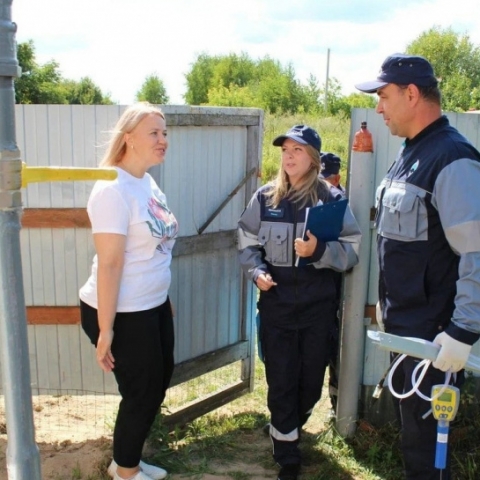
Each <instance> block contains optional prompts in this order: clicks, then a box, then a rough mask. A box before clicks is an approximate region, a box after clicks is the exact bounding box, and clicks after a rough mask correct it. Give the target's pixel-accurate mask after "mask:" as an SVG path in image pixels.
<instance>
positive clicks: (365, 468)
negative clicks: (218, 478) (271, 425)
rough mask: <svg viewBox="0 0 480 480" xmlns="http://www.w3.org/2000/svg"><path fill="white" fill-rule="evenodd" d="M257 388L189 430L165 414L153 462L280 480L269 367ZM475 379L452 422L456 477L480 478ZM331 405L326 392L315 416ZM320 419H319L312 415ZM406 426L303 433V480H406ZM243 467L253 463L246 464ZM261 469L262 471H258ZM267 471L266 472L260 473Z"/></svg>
mask: <svg viewBox="0 0 480 480" xmlns="http://www.w3.org/2000/svg"><path fill="white" fill-rule="evenodd" d="M255 377H256V378H255V382H256V387H255V390H254V392H252V393H250V394H248V395H245V396H243V397H241V398H239V399H237V400H235V401H234V402H232V403H231V404H229V405H227V406H225V407H223V408H222V409H219V410H217V411H214V412H212V413H209V414H207V415H204V416H203V417H201V418H198V419H197V420H195V421H193V422H191V423H190V424H189V425H188V426H187V427H186V428H185V429H182V430H180V429H178V430H177V431H174V432H171V433H168V432H167V431H166V429H164V428H163V427H162V426H161V418H158V419H157V420H158V421H157V422H156V423H155V425H154V428H153V429H152V434H151V436H150V440H149V450H150V452H151V454H150V456H149V460H151V461H152V462H155V463H158V464H159V465H162V466H164V467H165V468H167V470H168V471H169V472H171V473H173V474H175V473H176V474H181V475H182V476H183V475H185V476H187V477H188V476H190V477H192V478H201V476H202V475H203V474H217V475H220V474H222V475H225V476H226V477H227V478H232V479H234V480H235V479H239V480H247V479H250V478H253V477H254V476H256V477H257V478H258V476H259V473H258V472H259V470H260V472H261V471H262V469H265V470H264V471H265V474H264V476H265V478H276V477H275V473H276V472H277V470H278V468H277V467H276V466H275V464H274V462H273V459H272V456H271V445H270V441H269V440H268V439H267V438H266V437H265V435H264V434H263V432H262V427H263V426H264V425H265V423H267V422H268V418H269V417H268V411H267V409H266V385H265V380H264V370H263V364H262V363H261V362H257V366H256V372H255ZM477 398H478V395H476V394H475V382H474V381H473V379H469V380H468V381H467V382H466V385H465V386H464V388H463V390H462V397H461V403H462V406H461V410H460V412H459V415H458V416H457V419H456V420H455V422H453V424H452V428H451V433H450V439H451V446H452V449H453V452H454V454H453V458H452V462H453V471H454V472H455V474H456V475H455V477H454V478H455V480H475V479H478V478H479V477H480V474H479V472H480V470H479V467H480V407H479V403H478V400H477ZM328 407H329V402H328V400H327V399H326V389H325V388H324V394H323V398H322V400H321V402H320V403H319V405H318V408H317V409H316V411H314V416H315V415H317V420H318V415H322V413H321V412H322V409H323V410H325V409H326V408H328ZM311 421H312V420H311ZM399 447H400V438H399V431H398V428H397V427H395V426H393V425H385V426H383V427H381V428H375V427H373V426H372V425H370V424H368V423H366V422H364V421H359V423H358V428H357V431H356V434H355V436H354V437H353V438H351V439H345V438H343V437H341V436H340V435H339V434H338V433H337V432H336V431H335V428H334V425H333V424H332V423H329V422H324V423H323V424H322V425H320V427H319V428H318V429H315V432H314V433H311V432H309V431H308V424H307V431H306V432H304V433H303V434H302V441H301V449H302V453H303V457H304V460H305V461H304V466H303V467H302V475H301V480H332V479H335V480H401V479H403V478H404V477H403V468H402V460H401V456H400V449H399ZM239 465H243V466H245V465H248V466H251V467H252V468H251V469H247V470H245V469H243V470H242V469H241V468H239ZM254 467H255V468H254ZM260 476H261V474H260Z"/></svg>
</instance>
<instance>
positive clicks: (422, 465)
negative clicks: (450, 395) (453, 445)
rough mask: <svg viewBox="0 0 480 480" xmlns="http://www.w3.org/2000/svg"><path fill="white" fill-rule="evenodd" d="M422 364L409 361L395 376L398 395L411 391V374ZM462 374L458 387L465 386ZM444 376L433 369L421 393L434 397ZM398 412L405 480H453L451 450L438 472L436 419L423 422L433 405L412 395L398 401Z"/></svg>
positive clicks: (395, 400) (406, 361)
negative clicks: (424, 416) (435, 387)
mask: <svg viewBox="0 0 480 480" xmlns="http://www.w3.org/2000/svg"><path fill="white" fill-rule="evenodd" d="M419 361H420V360H418V359H415V358H412V357H406V358H405V360H403V362H401V363H400V365H399V366H398V367H397V369H396V370H395V372H394V374H393V378H392V385H393V388H394V389H395V391H396V392H397V393H403V392H407V391H410V390H411V389H412V381H411V378H412V372H413V370H414V368H415V367H416V366H417V365H418V363H419ZM463 378H464V376H463V371H462V372H460V373H457V381H456V383H455V385H456V386H457V387H460V386H461V384H462V383H463ZM444 383H445V373H444V372H442V371H440V370H437V369H436V368H433V367H432V366H430V368H429V369H428V372H427V374H426V375H425V377H424V379H423V380H422V383H421V385H420V391H421V392H422V393H423V394H424V395H426V396H427V397H429V398H430V397H431V396H432V395H431V390H432V386H433V385H443V384H444ZM393 398H394V402H395V408H396V410H397V412H398V414H399V416H400V422H401V442H402V453H403V460H404V464H405V478H406V480H450V479H451V478H452V477H451V476H450V455H449V454H450V447H448V450H447V455H448V457H447V467H446V468H445V469H444V470H439V469H437V468H435V451H436V442H437V421H436V420H435V418H434V417H433V415H431V414H430V415H429V416H428V417H427V418H425V419H423V418H422V416H423V415H424V414H425V413H426V412H427V411H428V410H429V409H430V407H431V403H430V402H427V401H426V400H423V399H422V398H420V397H419V396H418V395H416V394H413V395H411V396H409V397H407V398H404V399H401V400H399V399H397V398H395V397H393Z"/></svg>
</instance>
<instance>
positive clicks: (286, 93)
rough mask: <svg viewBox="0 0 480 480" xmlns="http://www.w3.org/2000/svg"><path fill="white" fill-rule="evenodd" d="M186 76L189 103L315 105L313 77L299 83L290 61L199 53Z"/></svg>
mask: <svg viewBox="0 0 480 480" xmlns="http://www.w3.org/2000/svg"><path fill="white" fill-rule="evenodd" d="M185 78H186V80H187V93H186V95H185V97H184V98H185V100H186V102H187V103H189V104H194V105H205V104H208V105H220V106H245V107H246V106H250V107H258V108H263V109H265V110H266V111H268V112H271V113H296V112H305V111H313V110H315V108H316V107H317V106H318V99H317V97H318V95H317V91H316V87H315V85H314V84H316V81H315V80H314V79H313V77H312V79H310V83H309V85H308V86H304V85H301V84H300V82H299V81H298V80H296V78H295V71H294V69H293V67H292V65H287V66H286V67H283V66H282V65H281V64H280V63H279V62H278V61H276V60H273V59H271V58H269V57H268V56H267V57H265V58H263V59H260V60H256V61H254V60H252V59H251V58H249V56H248V55H247V54H246V53H242V54H240V55H237V54H235V53H231V54H229V55H224V56H216V57H210V56H208V55H207V54H201V55H199V57H198V59H197V61H196V62H195V63H194V64H193V65H192V68H191V70H190V72H188V73H187V74H186V75H185ZM312 82H313V83H312Z"/></svg>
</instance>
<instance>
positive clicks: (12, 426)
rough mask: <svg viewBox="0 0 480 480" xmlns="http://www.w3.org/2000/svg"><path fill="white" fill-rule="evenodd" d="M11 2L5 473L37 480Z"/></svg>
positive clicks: (2, 348) (4, 55)
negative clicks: (21, 222) (23, 276)
mask: <svg viewBox="0 0 480 480" xmlns="http://www.w3.org/2000/svg"><path fill="white" fill-rule="evenodd" d="M11 7H12V0H0V354H1V358H2V379H3V385H2V388H3V394H4V396H5V409H6V422H7V433H8V436H7V442H8V443H7V471H8V478H9V479H12V480H26V479H29V480H41V472H40V454H39V451H38V447H37V445H36V443H35V429H34V424H33V409H32V391H31V387H30V366H29V359H28V337H27V320H26V310H25V297H24V291H23V278H22V262H21V255H20V228H21V225H20V215H21V211H22V196H21V191H20V189H21V171H22V162H21V159H20V152H19V150H18V148H17V144H16V139H15V91H14V86H13V79H14V77H17V76H19V75H20V69H19V67H18V62H17V57H16V45H15V32H16V25H15V24H14V23H13V22H12V20H11V18H12V9H11Z"/></svg>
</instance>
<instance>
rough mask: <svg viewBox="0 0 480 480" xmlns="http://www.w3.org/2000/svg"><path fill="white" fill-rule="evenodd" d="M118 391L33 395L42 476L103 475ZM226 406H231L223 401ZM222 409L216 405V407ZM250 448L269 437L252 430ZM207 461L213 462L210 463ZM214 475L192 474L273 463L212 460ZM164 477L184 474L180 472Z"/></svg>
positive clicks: (0, 475)
mask: <svg viewBox="0 0 480 480" xmlns="http://www.w3.org/2000/svg"><path fill="white" fill-rule="evenodd" d="M118 400H119V397H117V396H113V395H112V396H104V395H101V396H96V395H93V396H92V395H82V396H79V395H77V396H74V395H61V396H47V395H44V396H35V397H33V410H34V422H35V441H36V443H37V445H38V447H39V450H40V458H41V471H42V479H43V480H67V479H68V480H70V479H79V480H80V479H84V480H90V479H92V480H97V479H103V478H108V477H106V476H105V469H106V466H107V465H108V463H109V462H110V460H111V441H112V438H111V426H112V425H113V422H114V416H115V411H116V408H117V406H118ZM2 402H3V397H0V479H2V480H3V479H7V478H8V476H7V466H6V463H7V459H6V447H7V435H6V425H5V414H4V405H3V403H2ZM223 408H224V409H225V410H226V411H229V410H230V409H231V407H230V406H226V407H223ZM217 411H219V412H221V409H219V410H217ZM324 417H325V416H324V413H323V414H319V413H318V412H317V414H316V415H315V418H312V419H311V420H310V421H309V423H308V424H307V431H309V432H311V433H315V432H316V431H317V430H319V429H320V428H321V427H322V425H323V421H324ZM251 440H252V442H255V445H254V448H258V449H261V450H263V451H267V450H268V449H269V448H270V440H269V439H268V438H267V437H265V436H264V435H261V434H257V435H255V436H252V439H251ZM211 467H212V466H211ZM210 470H214V471H215V472H216V473H217V474H216V475H208V474H205V475H199V476H195V477H190V478H194V479H195V480H231V479H232V476H231V475H229V474H228V473H227V472H232V471H237V472H244V473H245V474H249V475H251V476H250V477H249V478H250V480H262V479H263V480H265V479H269V478H272V479H273V478H276V473H277V471H276V469H272V470H268V469H265V468H264V467H263V466H261V465H256V464H252V463H251V462H247V461H246V462H245V463H244V464H242V463H239V464H236V465H232V464H229V465H228V466H225V465H215V466H213V468H210ZM168 478H169V480H170V479H171V480H178V479H181V478H184V479H185V476H183V475H179V474H173V475H170V476H169V477H168Z"/></svg>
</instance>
